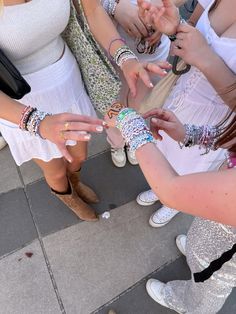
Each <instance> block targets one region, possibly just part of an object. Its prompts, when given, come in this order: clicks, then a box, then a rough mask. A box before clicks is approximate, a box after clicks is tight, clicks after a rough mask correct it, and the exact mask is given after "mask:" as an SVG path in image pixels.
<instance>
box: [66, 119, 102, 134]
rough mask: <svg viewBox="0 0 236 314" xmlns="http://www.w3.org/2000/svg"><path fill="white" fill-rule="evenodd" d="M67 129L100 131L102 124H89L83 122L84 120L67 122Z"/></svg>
mask: <svg viewBox="0 0 236 314" xmlns="http://www.w3.org/2000/svg"><path fill="white" fill-rule="evenodd" d="M67 131H86V132H94V133H102V132H103V126H102V125H96V124H90V123H84V122H69V126H68V128H67Z"/></svg>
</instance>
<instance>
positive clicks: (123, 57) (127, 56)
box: [113, 45, 138, 68]
mask: <svg viewBox="0 0 236 314" xmlns="http://www.w3.org/2000/svg"><path fill="white" fill-rule="evenodd" d="M113 59H114V61H115V63H116V64H117V65H118V66H119V67H120V68H122V65H123V64H124V63H125V62H126V61H127V60H131V59H135V60H138V58H137V57H136V55H135V54H134V53H133V51H132V50H130V48H129V47H128V46H126V45H124V46H122V47H120V48H118V49H117V51H116V53H115V55H114V56H113Z"/></svg>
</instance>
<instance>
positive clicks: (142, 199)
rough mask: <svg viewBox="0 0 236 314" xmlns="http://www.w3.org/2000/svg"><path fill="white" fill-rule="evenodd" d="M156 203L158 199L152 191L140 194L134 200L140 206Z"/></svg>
mask: <svg viewBox="0 0 236 314" xmlns="http://www.w3.org/2000/svg"><path fill="white" fill-rule="evenodd" d="M156 201H158V197H157V196H156V194H155V193H154V192H153V191H152V190H148V191H145V192H142V193H140V194H139V195H138V196H137V198H136V202H137V203H138V204H139V205H142V206H149V205H153V204H155V203H156Z"/></svg>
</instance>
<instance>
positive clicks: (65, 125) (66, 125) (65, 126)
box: [64, 122, 70, 130]
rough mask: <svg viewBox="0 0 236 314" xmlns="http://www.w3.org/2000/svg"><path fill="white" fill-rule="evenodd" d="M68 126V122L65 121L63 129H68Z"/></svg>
mask: <svg viewBox="0 0 236 314" xmlns="http://www.w3.org/2000/svg"><path fill="white" fill-rule="evenodd" d="M69 126H70V122H65V123H64V129H65V130H68V128H69Z"/></svg>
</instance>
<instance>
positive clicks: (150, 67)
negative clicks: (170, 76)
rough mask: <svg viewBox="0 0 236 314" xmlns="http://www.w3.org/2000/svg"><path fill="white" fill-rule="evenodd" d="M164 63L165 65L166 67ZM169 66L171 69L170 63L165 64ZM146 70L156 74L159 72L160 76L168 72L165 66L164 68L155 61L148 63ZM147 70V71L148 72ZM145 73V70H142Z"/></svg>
mask: <svg viewBox="0 0 236 314" xmlns="http://www.w3.org/2000/svg"><path fill="white" fill-rule="evenodd" d="M164 64H165V63H163V64H162V65H163V67H164ZM165 65H166V66H167V68H168V69H169V65H167V63H166V64H165ZM145 70H147V71H148V72H151V73H154V74H158V75H159V76H165V75H166V74H167V72H166V70H165V68H164V69H162V68H161V67H160V66H159V64H158V65H157V64H155V63H147V65H146V66H145ZM147 71H145V72H146V73H147ZM142 73H144V71H143V72H142Z"/></svg>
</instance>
